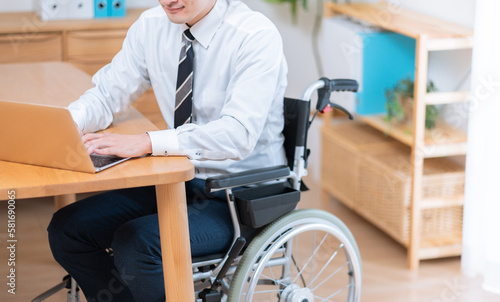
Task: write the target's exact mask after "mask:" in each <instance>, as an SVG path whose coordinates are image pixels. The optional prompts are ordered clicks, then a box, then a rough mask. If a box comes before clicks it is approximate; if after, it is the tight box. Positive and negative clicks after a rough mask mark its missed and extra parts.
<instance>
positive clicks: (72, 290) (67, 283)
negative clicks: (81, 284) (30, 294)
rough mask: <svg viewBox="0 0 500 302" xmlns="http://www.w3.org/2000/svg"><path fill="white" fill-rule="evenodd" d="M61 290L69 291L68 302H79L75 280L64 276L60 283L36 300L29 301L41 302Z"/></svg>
mask: <svg viewBox="0 0 500 302" xmlns="http://www.w3.org/2000/svg"><path fill="white" fill-rule="evenodd" d="M63 289H69V291H68V302H80V296H79V288H78V285H77V284H76V281H75V279H73V278H71V276H70V275H66V276H65V277H64V278H63V281H62V282H61V283H59V284H57V285H56V286H54V287H52V288H50V289H48V290H47V291H45V292H43V293H41V294H40V295H38V296H37V297H36V298H34V299H33V300H31V302H42V301H43V300H45V299H47V298H49V297H50V296H52V295H54V294H56V293H57V292H59V291H60V290H63Z"/></svg>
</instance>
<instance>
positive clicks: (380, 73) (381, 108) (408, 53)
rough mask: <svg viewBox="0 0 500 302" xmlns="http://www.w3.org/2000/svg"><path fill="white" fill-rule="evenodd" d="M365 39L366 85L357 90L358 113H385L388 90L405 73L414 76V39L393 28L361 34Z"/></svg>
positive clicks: (364, 63)
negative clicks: (394, 31)
mask: <svg viewBox="0 0 500 302" xmlns="http://www.w3.org/2000/svg"><path fill="white" fill-rule="evenodd" d="M360 36H361V38H362V40H363V48H364V49H363V63H362V66H363V72H362V77H363V79H362V81H363V89H362V91H360V92H359V93H358V100H357V104H356V113H357V114H359V115H370V114H385V113H386V112H387V109H386V107H385V103H386V98H385V90H386V89H391V88H393V87H394V85H396V83H397V82H398V81H399V80H401V79H403V78H406V77H410V78H411V79H413V78H414V72H415V45H416V42H415V40H414V39H411V38H408V37H406V36H403V35H400V34H397V33H392V32H377V33H364V34H360Z"/></svg>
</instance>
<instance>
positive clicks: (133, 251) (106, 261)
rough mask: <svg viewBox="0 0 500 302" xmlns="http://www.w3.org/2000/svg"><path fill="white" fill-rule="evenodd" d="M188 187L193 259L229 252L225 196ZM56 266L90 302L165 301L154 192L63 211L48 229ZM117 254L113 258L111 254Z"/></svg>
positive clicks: (92, 200) (95, 200) (96, 199)
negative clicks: (79, 288)
mask: <svg viewBox="0 0 500 302" xmlns="http://www.w3.org/2000/svg"><path fill="white" fill-rule="evenodd" d="M204 186H205V181H204V180H197V179H195V180H192V181H190V182H188V183H186V195H187V201H188V219H189V234H190V238H191V253H192V255H193V256H201V255H207V254H212V253H217V252H224V251H226V250H227V249H229V247H230V244H231V240H232V237H233V227H232V222H231V216H230V212H229V208H228V205H227V203H226V201H225V194H224V192H218V194H215V195H208V194H207V193H205V190H204ZM48 233H49V243H50V247H51V249H52V253H53V255H54V258H55V259H56V261H57V262H58V263H59V264H61V266H62V267H63V268H64V269H66V271H67V272H68V273H69V274H70V275H71V276H72V277H73V278H75V280H76V281H77V282H78V284H79V285H80V287H81V289H82V291H83V293H84V294H85V297H86V298H87V300H88V301H89V302H90V301H120V302H127V301H151V302H154V301H165V290H164V283H163V267H162V262H161V251H160V237H159V227H158V215H157V209H156V194H155V188H154V187H144V188H133V189H124V190H118V191H111V192H107V193H103V194H99V195H96V196H92V197H89V198H87V199H84V200H81V201H78V202H76V203H74V204H71V205H68V206H66V207H64V208H62V209H60V210H59V211H57V212H56V213H55V214H54V216H53V218H52V221H51V222H50V225H49V227H48ZM109 248H112V250H113V256H111V255H110V253H109V252H108V251H107V250H108V249H109Z"/></svg>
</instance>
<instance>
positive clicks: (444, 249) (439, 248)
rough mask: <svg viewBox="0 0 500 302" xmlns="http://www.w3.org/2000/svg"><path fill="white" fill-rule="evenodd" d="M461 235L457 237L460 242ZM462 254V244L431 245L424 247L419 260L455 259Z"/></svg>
mask: <svg viewBox="0 0 500 302" xmlns="http://www.w3.org/2000/svg"><path fill="white" fill-rule="evenodd" d="M460 237H461V236H460V234H457V235H456V240H457V241H461V240H459V238H460ZM461 254H462V243H450V244H446V243H444V244H443V242H434V243H429V246H426V247H422V248H420V249H419V250H418V258H419V259H436V258H443V257H453V256H460V255H461Z"/></svg>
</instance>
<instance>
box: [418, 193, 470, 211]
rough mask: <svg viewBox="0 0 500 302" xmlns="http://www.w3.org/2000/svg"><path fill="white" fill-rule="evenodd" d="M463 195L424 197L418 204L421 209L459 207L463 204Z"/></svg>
mask: <svg viewBox="0 0 500 302" xmlns="http://www.w3.org/2000/svg"><path fill="white" fill-rule="evenodd" d="M464 199H465V198H464V195H463V194H462V195H457V196H447V197H436V198H424V199H423V200H422V202H421V204H420V207H421V208H422V209H437V208H446V207H459V206H463V205H464Z"/></svg>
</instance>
